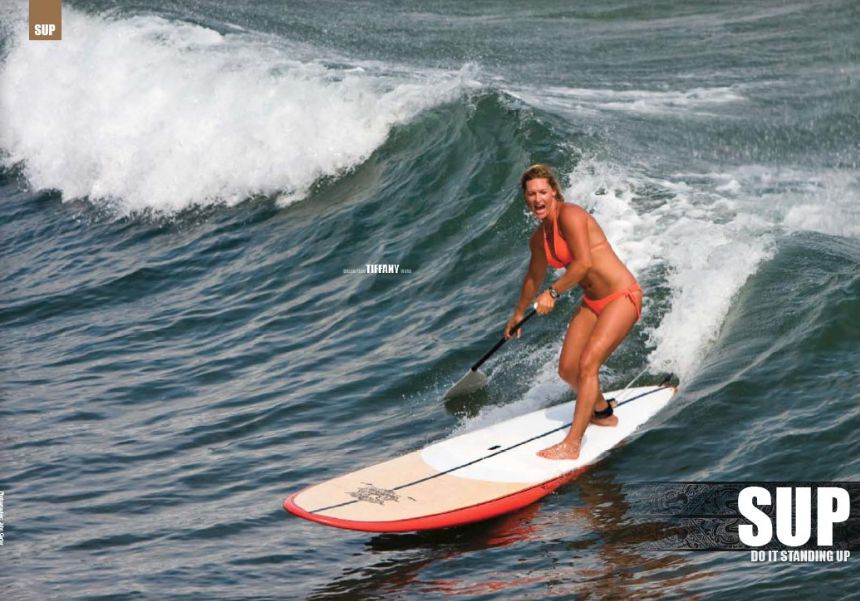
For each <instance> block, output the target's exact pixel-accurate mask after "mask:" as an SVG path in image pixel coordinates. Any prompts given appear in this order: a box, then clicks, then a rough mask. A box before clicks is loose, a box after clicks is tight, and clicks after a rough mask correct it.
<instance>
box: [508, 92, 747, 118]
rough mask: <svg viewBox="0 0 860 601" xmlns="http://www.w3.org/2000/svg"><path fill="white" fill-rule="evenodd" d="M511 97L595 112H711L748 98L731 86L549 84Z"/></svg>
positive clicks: (513, 93)
mask: <svg viewBox="0 0 860 601" xmlns="http://www.w3.org/2000/svg"><path fill="white" fill-rule="evenodd" d="M508 93H509V94H511V95H512V96H514V97H516V98H519V99H521V100H523V101H525V102H527V103H529V104H533V105H537V106H544V107H546V108H548V109H556V110H559V109H560V110H563V111H572V112H574V113H581V114H582V113H585V114H592V115H593V114H596V113H598V112H599V111H623V112H631V113H641V114H650V115H662V114H676V113H678V112H679V111H681V112H683V113H685V114H699V115H708V114H710V113H709V112H708V111H709V110H713V109H715V108H717V107H719V106H720V105H726V104H737V103H741V102H744V101H745V100H746V98H745V96H744V95H743V94H742V93H741V90H740V89H739V88H737V87H732V86H721V87H714V88H701V87H700V88H691V89H688V90H613V89H609V88H571V87H560V86H550V87H546V88H541V90H540V94H539V95H537V94H535V93H534V92H533V91H532V90H531V89H529V88H522V89H520V88H516V87H512V88H511V89H510V90H508Z"/></svg>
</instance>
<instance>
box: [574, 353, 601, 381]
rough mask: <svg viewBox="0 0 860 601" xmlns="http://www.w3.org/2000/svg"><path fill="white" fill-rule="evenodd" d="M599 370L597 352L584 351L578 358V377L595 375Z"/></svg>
mask: <svg viewBox="0 0 860 601" xmlns="http://www.w3.org/2000/svg"><path fill="white" fill-rule="evenodd" d="M599 371H600V357H599V356H598V355H597V353H593V352H589V351H587V350H586V351H584V352H583V353H582V356H581V357H580V358H579V377H580V378H588V377H596V376H597V374H598V372H599Z"/></svg>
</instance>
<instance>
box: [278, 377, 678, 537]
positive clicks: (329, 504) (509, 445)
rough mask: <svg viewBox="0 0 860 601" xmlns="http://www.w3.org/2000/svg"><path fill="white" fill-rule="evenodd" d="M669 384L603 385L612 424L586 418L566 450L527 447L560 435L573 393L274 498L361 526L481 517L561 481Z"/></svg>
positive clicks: (311, 515) (621, 435) (647, 409)
mask: <svg viewBox="0 0 860 601" xmlns="http://www.w3.org/2000/svg"><path fill="white" fill-rule="evenodd" d="M674 394H675V388H674V387H671V386H666V387H664V386H643V387H638V388H629V389H627V390H624V391H616V392H608V393H605V396H606V398H607V399H614V400H615V401H616V402H617V407H616V408H615V415H617V416H618V425H617V426H615V427H610V428H607V427H600V426H593V425H591V426H589V427H588V429H587V430H586V432H585V438H584V441H583V445H582V447H581V450H580V455H579V458H578V459H576V460H572V461H571V460H552V459H543V458H542V457H538V455H537V452H538V451H540V450H541V449H545V448H546V447H549V446H551V445H553V444H555V443H557V442H560V441H561V440H562V439H563V438H564V436H565V434H566V433H567V430H568V428H569V427H570V422H571V419H572V416H573V407H574V403H575V401H571V402H569V403H564V404H561V405H556V406H554V407H550V408H548V409H541V410H539V411H535V412H533V413H528V414H526V415H523V416H520V417H516V418H514V419H511V420H508V421H505V422H502V423H499V424H495V425H492V426H489V427H487V428H483V429H480V430H476V431H474V432H469V433H467V434H463V435H461V436H456V437H454V438H449V439H447V440H443V441H441V442H438V443H435V444H432V445H430V446H428V447H426V448H424V449H422V450H420V451H415V452H413V453H409V454H408V455H404V456H402V457H398V458H397V459H392V460H391V461H386V462H384V463H380V464H378V465H374V466H371V467H367V468H364V469H361V470H358V471H356V472H352V473H350V474H346V475H343V476H339V477H337V478H334V479H332V480H328V481H327V482H323V483H322V484H317V485H315V486H311V487H309V488H306V489H304V490H302V491H300V492H298V493H295V494H293V495H291V496H289V497H288V498H287V499H286V500H285V501H284V508H285V509H286V510H287V511H289V512H291V513H294V514H296V515H297V516H299V517H303V518H305V519H308V520H312V521H314V522H319V523H321V524H326V525H328V526H336V527H338V528H349V529H352V530H365V531H369V532H411V531H415V530H430V529H433V528H447V527H450V526H459V525H462V524H468V523H470V522H477V521H479V520H486V519H488V518H492V517H495V516H498V515H501V514H504V513H508V512H510V511H514V510H516V509H519V508H521V507H525V506H526V505H528V504H530V503H533V502H534V501H537V500H538V499H540V498H541V497H544V496H546V495H548V494H549V493H551V492H552V491H554V490H555V489H556V488H558V487H559V486H561V485H562V484H565V483H566V482H569V481H570V480H572V479H573V478H575V477H576V476H578V475H579V474H580V473H582V472H583V471H584V470H585V469H586V468H587V467H588V466H590V465H591V464H593V463H595V462H596V461H597V460H598V459H599V458H600V457H601V456H602V455H604V454H605V453H606V452H607V451H609V450H610V449H611V448H612V447H614V446H616V445H618V444H619V443H620V442H622V441H623V440H624V439H625V438H627V437H628V436H630V435H631V434H632V433H633V432H634V431H635V430H637V429H638V428H639V427H640V426H641V425H642V424H644V423H645V422H646V421H648V420H649V419H650V418H651V417H652V416H653V415H654V414H655V413H657V412H658V411H660V409H662V408H663V407H665V406H666V405H667V404H668V403H669V401H670V400H671V398H672V396H673V395H674Z"/></svg>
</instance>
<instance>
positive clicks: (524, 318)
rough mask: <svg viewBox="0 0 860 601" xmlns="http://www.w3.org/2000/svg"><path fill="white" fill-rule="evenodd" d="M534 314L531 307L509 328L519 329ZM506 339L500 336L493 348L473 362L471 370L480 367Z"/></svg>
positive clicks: (512, 330)
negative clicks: (526, 313)
mask: <svg viewBox="0 0 860 601" xmlns="http://www.w3.org/2000/svg"><path fill="white" fill-rule="evenodd" d="M535 315H537V311H535V310H534V309H532V310H531V311H529V312H528V315H526V316H525V317H523V318H522V319H521V320H519V321H518V322H517V323H516V325H514V327H512V328H511V332H516V331H517V330H519V329H520V327H521V326H522V325H523V324H524V323H525V322H527V321H528V320H529V319H531V318H532V317H534V316H535ZM507 341H508V339H507V338H505V337H504V336H502V338H501V339H500V340H499V341H498V342H497V343H496V344H495V346H494V347H493V348H491V349H490V350H488V351H487V352H486V354H484V356H483V357H481V358H480V359H478V362H477V363H475V364H474V365H473V366H472V367H471V369H472V371H478V368H479V367H481V365H483V364H484V361H486V360H487V359H489V358H490V357H492V356H493V353H495V352H496V351H497V350H499V348H501V346H502V345H503V344H504V343H505V342H507Z"/></svg>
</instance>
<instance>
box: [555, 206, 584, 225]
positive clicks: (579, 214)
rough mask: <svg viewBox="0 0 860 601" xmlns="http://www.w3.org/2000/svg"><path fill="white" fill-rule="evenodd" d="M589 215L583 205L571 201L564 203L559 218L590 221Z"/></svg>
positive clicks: (570, 220) (569, 220)
mask: <svg viewBox="0 0 860 601" xmlns="http://www.w3.org/2000/svg"><path fill="white" fill-rule="evenodd" d="M589 216H590V215H589V213H588V211H586V210H585V209H583V208H582V207H581V206H579V205H577V204H572V203H569V202H565V203H562V205H561V211H560V212H559V219H563V220H564V221H567V222H573V221H577V220H585V221H588V218H589Z"/></svg>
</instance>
